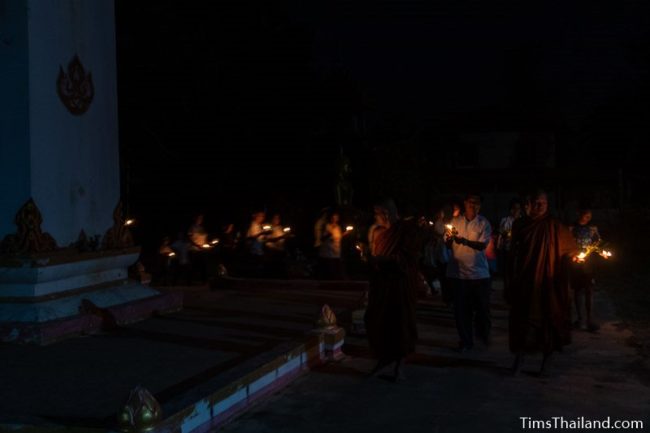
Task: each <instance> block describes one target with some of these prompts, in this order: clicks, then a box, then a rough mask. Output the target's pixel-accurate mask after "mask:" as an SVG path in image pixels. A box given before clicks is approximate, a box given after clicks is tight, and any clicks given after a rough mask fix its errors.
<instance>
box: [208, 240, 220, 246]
mask: <svg viewBox="0 0 650 433" xmlns="http://www.w3.org/2000/svg"><path fill="white" fill-rule="evenodd" d="M210 243H211V244H212V245H217V244H218V243H219V239H214V240H213V241H212V242H210Z"/></svg>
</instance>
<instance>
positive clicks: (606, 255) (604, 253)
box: [600, 250, 612, 259]
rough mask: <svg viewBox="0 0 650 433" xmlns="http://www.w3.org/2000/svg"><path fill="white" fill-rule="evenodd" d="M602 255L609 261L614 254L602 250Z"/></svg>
mask: <svg viewBox="0 0 650 433" xmlns="http://www.w3.org/2000/svg"><path fill="white" fill-rule="evenodd" d="M600 255H601V256H602V257H603V258H604V259H607V258H609V257H611V256H612V252H611V251H607V250H602V251H601V252H600Z"/></svg>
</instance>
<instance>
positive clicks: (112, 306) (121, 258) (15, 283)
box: [0, 247, 183, 344]
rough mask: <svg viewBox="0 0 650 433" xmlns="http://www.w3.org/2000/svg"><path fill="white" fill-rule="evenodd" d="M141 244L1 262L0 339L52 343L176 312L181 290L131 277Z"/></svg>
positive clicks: (60, 252)
mask: <svg viewBox="0 0 650 433" xmlns="http://www.w3.org/2000/svg"><path fill="white" fill-rule="evenodd" d="M139 255H140V249H139V248H137V247H134V248H126V249H117V250H108V251H96V252H86V253H79V252H76V251H74V250H73V251H71V250H70V249H67V250H66V249H63V250H60V251H55V252H50V253H46V254H41V255H36V256H27V257H23V258H16V257H14V258H7V257H6V256H5V257H4V258H3V262H2V263H1V264H0V341H2V342H11V343H34V344H50V343H53V342H55V341H58V340H62V339H64V338H68V337H70V336H74V335H79V334H91V333H94V332H97V331H98V330H100V329H102V328H106V327H111V326H115V325H125V324H129V323H133V322H136V321H138V320H142V319H145V318H147V317H150V316H151V315H152V314H158V313H166V312H171V311H178V310H180V309H181V307H182V305H183V297H182V294H181V293H178V292H176V293H173V292H170V293H164V294H163V293H160V292H159V291H157V290H155V289H152V288H151V287H148V286H144V285H142V284H139V283H137V282H135V281H132V280H129V279H128V270H127V269H128V267H129V266H130V265H132V264H133V263H135V262H136V261H137V259H138V256H139Z"/></svg>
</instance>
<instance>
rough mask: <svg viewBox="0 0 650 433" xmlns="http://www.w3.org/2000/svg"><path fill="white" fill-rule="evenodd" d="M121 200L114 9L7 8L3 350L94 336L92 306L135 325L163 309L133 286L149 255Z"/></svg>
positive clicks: (2, 126)
mask: <svg viewBox="0 0 650 433" xmlns="http://www.w3.org/2000/svg"><path fill="white" fill-rule="evenodd" d="M119 200H120V179H119V146H118V122H117V80H116V51H115V12H114V3H113V0H101V1H95V0H92V1H91V0H5V1H3V2H0V339H1V340H3V341H33V342H41V343H43V342H48V341H52V340H56V339H58V338H61V337H63V336H65V335H67V334H70V333H75V332H83V331H88V329H85V328H88V327H89V326H90V327H91V328H92V327H93V326H97V323H98V322H97V320H96V319H97V317H99V316H101V314H94V313H92V312H88V306H89V305H90V306H92V308H91V309H94V307H97V309H99V310H97V309H95V313H97V311H101V312H102V314H103V315H104V316H106V312H107V311H108V314H109V315H110V314H112V315H114V316H115V317H118V318H120V320H121V321H123V322H124V321H130V320H136V319H137V318H138V317H140V316H146V310H147V307H146V306H144V303H145V301H146V300H150V301H155V302H159V303H160V302H162V301H161V299H162V298H165V297H162V298H161V295H160V294H159V293H158V292H157V291H155V290H153V289H150V288H147V287H144V286H141V285H139V284H135V283H133V282H129V281H128V280H127V273H126V268H127V267H128V266H129V265H131V264H133V263H134V262H135V261H136V260H137V257H138V253H139V250H138V249H137V248H134V247H133V245H132V241H131V239H130V235H129V233H128V228H126V227H124V226H123V218H124V215H121V213H120V212H119V210H118V212H117V213H116V212H115V210H116V206H117V205H118V203H119ZM167 298H168V297H167ZM83 301H86V302H83ZM134 302H136V303H138V306H139V307H138V308H136V309H139V311H138V314H132V315H131V316H132V317H127V316H128V314H126V313H125V311H126V310H134V308H133V304H132V303H134ZM82 303H83V305H85V307H84V308H81V312H80V307H81V306H82ZM175 305H176V306H175V307H174V306H172V305H169V308H163V307H164V306H163V305H162V304H160V305H158V306H157V307H156V309H173V308H178V302H176V304H175ZM120 306H122V307H123V308H122V309H121V310H120ZM106 309H110V310H106ZM140 310H141V311H140ZM136 316H138V317H136ZM64 322H65V326H63V327H61V326H59V325H61V324H63V323H64ZM82 322H83V323H82ZM74 323H76V324H77V325H78V326H76V325H74ZM84 323H85V325H84ZM57 326H58V328H57ZM84 326H85V328H84ZM59 328H60V329H59ZM57 329H59V331H57Z"/></svg>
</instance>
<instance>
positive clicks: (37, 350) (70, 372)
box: [0, 287, 359, 433]
mask: <svg viewBox="0 0 650 433" xmlns="http://www.w3.org/2000/svg"><path fill="white" fill-rule="evenodd" d="M176 289H178V288H174V290H176ZM182 291H183V295H184V309H183V310H182V311H179V312H177V313H172V314H167V315H164V316H158V317H153V318H151V319H148V320H145V321H142V322H139V323H135V324H131V325H128V326H120V327H118V328H116V329H114V330H112V331H106V332H102V333H99V334H95V335H91V336H85V337H78V338H72V339H69V340H66V341H62V342H59V343H57V344H53V345H49V346H33V345H23V346H15V345H8V344H2V345H0V358H2V359H3V366H4V367H3V369H1V370H0V384H2V387H3V389H5V390H11V392H3V393H1V394H0V431H4V430H3V428H4V429H5V430H8V429H11V431H14V432H21V431H23V432H27V431H29V432H34V431H42V432H56V431H97V432H99V431H113V430H114V429H115V428H116V414H117V411H118V410H119V409H120V408H121V406H122V405H123V404H124V403H125V401H126V399H127V397H128V394H129V391H130V390H132V389H133V388H135V387H136V386H138V385H141V386H143V387H145V388H147V389H148V390H149V391H151V393H152V394H153V395H154V397H155V398H156V399H157V400H158V401H159V402H160V404H161V406H162V411H163V421H162V422H161V423H160V424H159V425H158V426H157V428H156V429H155V430H154V431H157V432H172V431H173V432H178V431H182V432H194V433H196V432H202V431H207V429H210V428H213V427H215V426H219V425H222V424H223V423H225V422H227V421H228V420H229V419H230V418H231V417H232V416H234V415H236V414H237V413H239V412H241V411H243V410H245V409H246V408H247V407H249V406H250V405H251V404H252V403H253V402H255V401H257V400H259V399H260V398H261V397H263V396H264V395H266V394H268V393H269V392H273V391H275V390H277V389H279V388H280V387H282V386H284V385H285V384H287V383H288V382H289V381H291V380H292V379H294V378H295V377H297V376H299V375H300V374H302V373H304V372H305V371H308V370H309V369H311V368H312V367H313V366H314V365H318V364H322V363H324V362H326V361H327V360H329V359H332V358H335V357H337V355H340V350H341V346H342V344H343V335H344V333H343V332H342V330H337V329H334V330H326V331H323V330H321V331H315V321H316V320H317V319H318V317H319V313H320V310H321V307H322V306H323V304H329V305H330V306H331V307H332V309H333V310H334V311H335V313H337V315H338V316H339V317H342V318H345V317H346V315H348V314H346V312H347V311H350V310H352V309H355V308H357V307H358V300H359V299H358V298H359V296H358V293H357V292H342V291H325V290H306V291H296V290H293V289H286V290H282V289H273V290H266V289H262V290H256V289H251V290H246V291H239V290H238V291H230V290H218V291H211V290H209V289H208V288H206V287H200V288H198V287H192V288H183V289H182ZM344 320H345V319H344Z"/></svg>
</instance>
